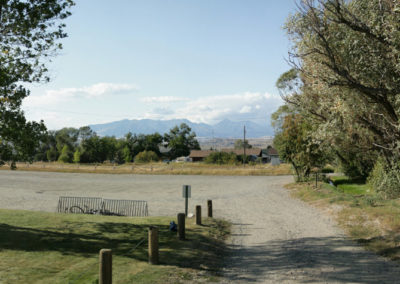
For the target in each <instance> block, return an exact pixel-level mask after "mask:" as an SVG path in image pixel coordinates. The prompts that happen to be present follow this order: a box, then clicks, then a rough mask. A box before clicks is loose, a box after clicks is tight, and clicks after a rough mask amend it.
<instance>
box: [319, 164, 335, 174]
mask: <svg viewBox="0 0 400 284" xmlns="http://www.w3.org/2000/svg"><path fill="white" fill-rule="evenodd" d="M334 172H335V169H334V168H332V167H329V166H328V167H324V168H323V169H322V170H321V173H324V174H330V173H334Z"/></svg>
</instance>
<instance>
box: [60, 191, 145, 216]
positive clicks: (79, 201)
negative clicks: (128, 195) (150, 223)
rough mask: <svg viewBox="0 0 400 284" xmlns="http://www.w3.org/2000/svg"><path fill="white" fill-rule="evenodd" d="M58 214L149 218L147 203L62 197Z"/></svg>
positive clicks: (141, 201)
mask: <svg viewBox="0 0 400 284" xmlns="http://www.w3.org/2000/svg"><path fill="white" fill-rule="evenodd" d="M57 212H60V213H73V214H101V215H111V216H137V217H144V216H148V207H147V201H143V200H117V199H102V198H99V197H69V196H61V197H60V198H59V200H58V206H57Z"/></svg>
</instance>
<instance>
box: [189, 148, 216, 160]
mask: <svg viewBox="0 0 400 284" xmlns="http://www.w3.org/2000/svg"><path fill="white" fill-rule="evenodd" d="M212 152H215V151H214V150H191V151H190V155H189V158H191V159H192V161H193V162H202V161H204V159H205V158H206V157H208V156H209V155H210V154H211V153H212Z"/></svg>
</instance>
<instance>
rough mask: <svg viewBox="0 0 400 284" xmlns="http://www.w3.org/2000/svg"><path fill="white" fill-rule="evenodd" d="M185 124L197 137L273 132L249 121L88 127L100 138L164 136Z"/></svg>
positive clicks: (138, 121) (125, 122)
mask: <svg viewBox="0 0 400 284" xmlns="http://www.w3.org/2000/svg"><path fill="white" fill-rule="evenodd" d="M181 123H186V124H187V125H189V127H190V128H191V129H192V130H193V131H194V132H196V135H197V136H198V137H220V138H241V137H243V125H245V126H246V137H252V138H259V137H264V136H272V135H273V133H274V131H273V129H272V127H271V126H269V125H259V124H257V123H254V122H251V121H240V122H236V121H231V120H229V119H224V120H222V121H220V122H219V123H217V124H215V125H210V124H206V123H195V122H191V121H189V120H187V119H171V120H153V119H132V120H129V119H124V120H119V121H114V122H109V123H103V124H93V125H89V127H90V128H91V129H92V130H93V131H95V132H96V133H97V134H98V135H100V136H115V137H117V138H119V137H123V136H124V135H125V134H126V133H128V132H132V133H136V134H152V133H155V132H158V133H160V134H164V133H167V132H169V130H170V129H171V128H173V127H175V126H176V125H180V124H181Z"/></svg>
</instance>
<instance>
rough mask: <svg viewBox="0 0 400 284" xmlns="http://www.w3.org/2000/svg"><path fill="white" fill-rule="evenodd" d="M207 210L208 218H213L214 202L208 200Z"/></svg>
mask: <svg viewBox="0 0 400 284" xmlns="http://www.w3.org/2000/svg"><path fill="white" fill-rule="evenodd" d="M207 208H208V217H209V218H212V216H213V210H212V200H207Z"/></svg>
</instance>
